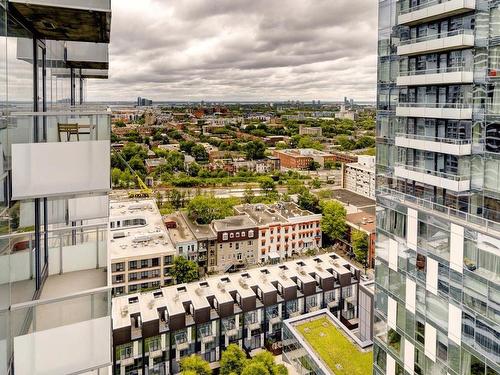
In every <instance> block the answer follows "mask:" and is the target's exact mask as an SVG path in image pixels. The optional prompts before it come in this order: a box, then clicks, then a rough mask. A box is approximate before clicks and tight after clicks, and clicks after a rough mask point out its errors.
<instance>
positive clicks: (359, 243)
mask: <svg viewBox="0 0 500 375" xmlns="http://www.w3.org/2000/svg"><path fill="white" fill-rule="evenodd" d="M351 245H352V251H353V252H354V256H355V258H356V260H357V261H358V262H359V263H361V264H363V265H366V261H367V259H368V235H367V234H366V233H365V232H362V231H360V230H356V229H355V230H353V231H352V233H351Z"/></svg>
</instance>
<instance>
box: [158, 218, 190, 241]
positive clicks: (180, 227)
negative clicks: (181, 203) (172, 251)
mask: <svg viewBox="0 0 500 375" xmlns="http://www.w3.org/2000/svg"><path fill="white" fill-rule="evenodd" d="M164 221H165V222H175V225H176V227H175V228H167V231H168V234H169V236H170V239H171V240H172V242H173V243H174V244H177V243H180V242H188V241H196V237H195V236H194V234H193V232H191V229H190V228H189V226H188V224H187V223H186V221H185V219H184V217H183V216H182V215H181V213H180V212H176V213H174V214H171V215H168V216H166V217H165V218H164Z"/></svg>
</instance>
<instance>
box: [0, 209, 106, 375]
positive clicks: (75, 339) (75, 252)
mask: <svg viewBox="0 0 500 375" xmlns="http://www.w3.org/2000/svg"><path fill="white" fill-rule="evenodd" d="M21 214H22V212H21ZM20 223H21V224H30V223H26V222H25V218H23V217H22V215H21V217H20ZM106 234H107V224H101V225H92V226H82V227H72V228H61V229H53V230H51V231H50V232H49V233H48V249H47V250H48V255H49V261H48V264H47V275H48V276H47V278H46V279H45V282H44V284H43V287H42V289H41V292H40V296H39V299H37V300H32V298H33V294H34V290H35V281H34V273H33V270H34V268H35V259H36V258H35V250H34V249H33V244H34V240H33V233H32V232H25V233H19V234H15V235H14V236H13V237H12V238H11V243H10V245H9V246H7V247H4V248H3V249H1V250H0V295H6V294H7V293H9V292H10V293H11V295H12V296H15V297H16V299H15V300H13V301H12V306H11V311H12V315H11V316H12V319H11V323H10V329H11V332H12V336H13V348H14V351H15V353H16V355H15V358H14V369H15V372H16V374H54V373H65V374H66V373H76V372H78V373H80V372H82V371H83V372H85V371H90V370H91V369H94V368H101V367H105V366H108V365H109V364H110V363H111V350H110V346H109V342H110V340H111V321H110V314H109V312H110V306H111V294H110V291H111V290H110V288H109V287H108V286H107V285H108V275H107V272H106V267H107V251H106V242H107V241H106ZM42 235H43V234H42ZM2 242H3V241H2ZM5 267H7V268H6V269H4V268H5ZM5 275H6V276H7V280H6V279H5V278H4V277H2V276H5ZM9 275H10V279H9ZM6 281H7V282H6ZM9 289H10V290H9Z"/></svg>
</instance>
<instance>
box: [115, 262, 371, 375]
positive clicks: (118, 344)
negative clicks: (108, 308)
mask: <svg viewBox="0 0 500 375" xmlns="http://www.w3.org/2000/svg"><path fill="white" fill-rule="evenodd" d="M368 290H369V289H367V288H361V287H360V271H359V269H357V268H356V267H354V266H352V265H351V264H350V263H348V262H347V261H345V260H344V259H342V258H339V257H338V256H337V255H335V254H323V255H321V256H317V257H314V258H308V259H304V260H300V261H290V262H286V263H283V264H281V265H272V266H268V267H265V268H255V269H252V270H248V271H243V272H241V273H238V274H230V275H218V276H214V277H210V278H208V279H206V280H203V281H197V282H193V283H189V284H180V285H174V286H169V287H165V288H161V289H159V290H156V291H151V292H148V293H142V294H132V295H128V296H120V297H117V298H114V299H113V307H112V316H113V346H114V348H113V356H114V366H113V370H114V373H115V374H120V375H129V374H138V373H142V374H146V373H158V374H176V373H179V372H180V361H181V360H182V359H183V358H185V357H187V356H189V355H191V354H197V355H200V356H201V357H202V358H204V359H205V360H207V361H208V362H210V364H211V367H212V368H217V367H218V361H219V360H220V358H221V353H222V352H223V351H224V349H225V348H226V347H227V346H228V345H229V344H232V343H235V344H237V345H239V346H240V347H241V348H243V349H244V350H245V351H246V352H247V353H248V354H249V355H252V354H254V353H256V352H257V351H259V350H260V349H261V348H266V349H268V350H270V351H272V352H273V353H275V354H279V353H280V352H281V348H282V346H283V342H282V323H283V322H284V321H285V320H286V319H289V318H293V317H297V316H299V315H301V314H305V313H309V312H312V311H317V310H320V309H328V311H330V312H331V313H333V314H334V315H335V316H336V317H337V318H339V319H340V320H341V321H342V322H343V323H344V324H345V325H346V327H349V328H351V329H352V328H355V329H358V330H362V331H363V332H365V333H367V334H368V336H367V339H371V337H370V332H371V313H369V314H365V312H367V311H368V312H369V311H372V307H371V306H369V305H372V304H373V298H365V297H369V295H367V296H365V295H363V293H365V291H368ZM368 293H369V292H368ZM365 302H366V303H367V304H368V305H366V306H364V305H363V306H361V305H359V303H365ZM358 305H359V306H358ZM361 312H363V313H361Z"/></svg>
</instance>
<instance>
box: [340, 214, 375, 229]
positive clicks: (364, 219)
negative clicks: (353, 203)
mask: <svg viewBox="0 0 500 375" xmlns="http://www.w3.org/2000/svg"><path fill="white" fill-rule="evenodd" d="M346 220H347V222H349V223H351V224H354V225H355V226H358V227H359V228H360V229H363V230H365V231H366V232H369V233H375V215H370V214H368V213H366V212H364V211H360V212H356V213H352V214H347V215H346Z"/></svg>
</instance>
